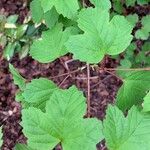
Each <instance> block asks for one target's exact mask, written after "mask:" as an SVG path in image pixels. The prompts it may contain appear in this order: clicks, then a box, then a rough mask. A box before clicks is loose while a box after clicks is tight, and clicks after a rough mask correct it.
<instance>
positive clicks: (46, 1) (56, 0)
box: [41, 0, 79, 19]
mask: <svg viewBox="0 0 150 150" xmlns="http://www.w3.org/2000/svg"><path fill="white" fill-rule="evenodd" d="M41 4H42V7H43V10H44V12H47V11H48V10H50V9H51V8H52V7H53V6H55V8H56V10H57V12H58V13H59V14H62V15H63V16H64V17H67V18H70V19H72V18H75V17H76V15H77V11H78V9H79V4H78V0H53V1H50V0H41Z"/></svg>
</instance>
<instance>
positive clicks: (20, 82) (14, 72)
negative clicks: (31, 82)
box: [9, 64, 26, 90]
mask: <svg viewBox="0 0 150 150" xmlns="http://www.w3.org/2000/svg"><path fill="white" fill-rule="evenodd" d="M9 70H10V72H11V74H12V75H13V80H14V83H15V84H16V85H18V86H19V88H20V89H21V90H24V89H25V86H26V83H25V82H26V80H25V79H24V78H23V77H22V76H21V75H20V74H19V72H18V71H17V69H15V68H14V66H13V65H11V64H9Z"/></svg>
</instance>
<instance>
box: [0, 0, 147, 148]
mask: <svg viewBox="0 0 150 150" xmlns="http://www.w3.org/2000/svg"><path fill="white" fill-rule="evenodd" d="M136 9H138V8H134V9H133V10H132V9H130V10H128V11H130V12H131V11H133V12H134V11H137V12H138V13H140V11H141V13H148V12H145V11H147V9H145V10H143V11H144V12H142V10H140V11H138V10H136ZM2 11H3V12H5V13H6V15H10V14H19V16H20V17H19V22H22V21H23V19H24V17H25V16H26V14H27V13H28V8H27V7H26V5H24V4H23V2H22V1H20V0H1V1H0V12H2ZM137 44H139V43H138V42H137ZM70 60H72V56H71V55H70V54H68V55H66V56H63V57H61V58H59V59H57V60H56V61H54V62H52V63H49V64H40V63H38V62H37V61H35V60H33V59H32V58H31V57H26V58H24V59H22V60H19V58H18V56H17V55H15V56H14V57H13V58H12V60H11V61H10V62H11V63H12V64H13V65H14V66H15V67H16V68H17V69H18V70H19V72H20V73H21V75H22V76H23V77H25V78H26V79H27V80H28V81H30V80H31V79H33V78H38V77H46V78H49V79H52V80H53V81H54V82H55V83H56V84H57V85H59V86H60V87H61V88H68V87H70V86H71V85H76V86H77V87H78V88H79V89H81V90H82V91H84V93H85V96H87V90H88V89H87V69H86V68H85V69H83V70H82V71H77V72H74V70H77V69H78V68H82V67H83V66H85V64H84V63H80V62H79V61H70ZM66 62H70V63H68V68H67V67H66V65H65V63H66ZM8 64H9V62H8V61H7V60H4V58H3V57H2V48H0V126H1V125H3V133H4V137H3V139H4V144H3V146H2V150H13V148H14V146H15V144H16V143H17V142H21V143H24V142H25V141H26V138H25V137H24V135H23V134H22V128H21V126H20V125H19V123H20V121H21V105H20V103H18V102H16V101H15V93H16V91H17V90H18V89H17V87H16V86H15V85H14V84H13V80H12V75H11V74H10V72H9V70H8ZM103 65H104V66H105V67H108V68H114V67H116V66H117V65H118V62H116V61H115V60H113V59H110V58H109V57H106V59H105V63H104V64H103ZM70 72H71V74H69V73H70ZM73 72H74V73H73ZM67 73H68V74H67ZM112 73H114V72H111V73H108V72H105V71H100V70H98V69H97V68H94V67H93V68H90V76H91V79H90V87H91V88H90V100H91V117H97V118H98V119H101V120H102V119H103V118H104V117H105V110H106V108H107V105H108V104H110V103H113V102H114V100H115V96H116V93H117V91H118V88H119V87H120V86H121V82H120V80H119V79H118V78H116V77H115V76H113V75H112ZM59 75H63V76H60V77H58V76H59ZM52 77H54V78H52ZM97 148H98V150H106V148H105V144H103V143H100V144H98V145H97Z"/></svg>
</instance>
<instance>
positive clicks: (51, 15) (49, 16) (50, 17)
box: [44, 8, 59, 29]
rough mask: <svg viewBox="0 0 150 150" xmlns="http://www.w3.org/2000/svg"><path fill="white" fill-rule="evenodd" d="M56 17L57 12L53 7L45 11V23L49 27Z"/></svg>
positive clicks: (52, 24)
mask: <svg viewBox="0 0 150 150" xmlns="http://www.w3.org/2000/svg"><path fill="white" fill-rule="evenodd" d="M58 17H59V14H58V13H57V11H56V9H55V8H52V9H51V10H49V11H47V12H46V13H45V14H44V19H45V23H46V25H47V26H48V27H49V28H50V29H51V28H52V27H53V26H54V25H55V24H56V23H57V22H58Z"/></svg>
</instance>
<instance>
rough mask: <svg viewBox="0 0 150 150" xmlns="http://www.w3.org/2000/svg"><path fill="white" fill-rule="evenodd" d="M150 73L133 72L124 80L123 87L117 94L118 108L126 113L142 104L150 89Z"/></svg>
mask: <svg viewBox="0 0 150 150" xmlns="http://www.w3.org/2000/svg"><path fill="white" fill-rule="evenodd" d="M149 82H150V72H149V71H137V72H135V71H134V72H132V73H130V74H129V76H128V77H126V78H125V79H124V80H123V85H122V86H121V88H120V89H119V91H118V93H117V101H116V104H117V106H118V107H119V108H120V109H121V110H123V111H125V110H126V109H129V108H131V107H132V106H133V105H136V104H140V103H142V99H143V97H144V96H145V94H146V91H147V90H149V89H150V84H149Z"/></svg>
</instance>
